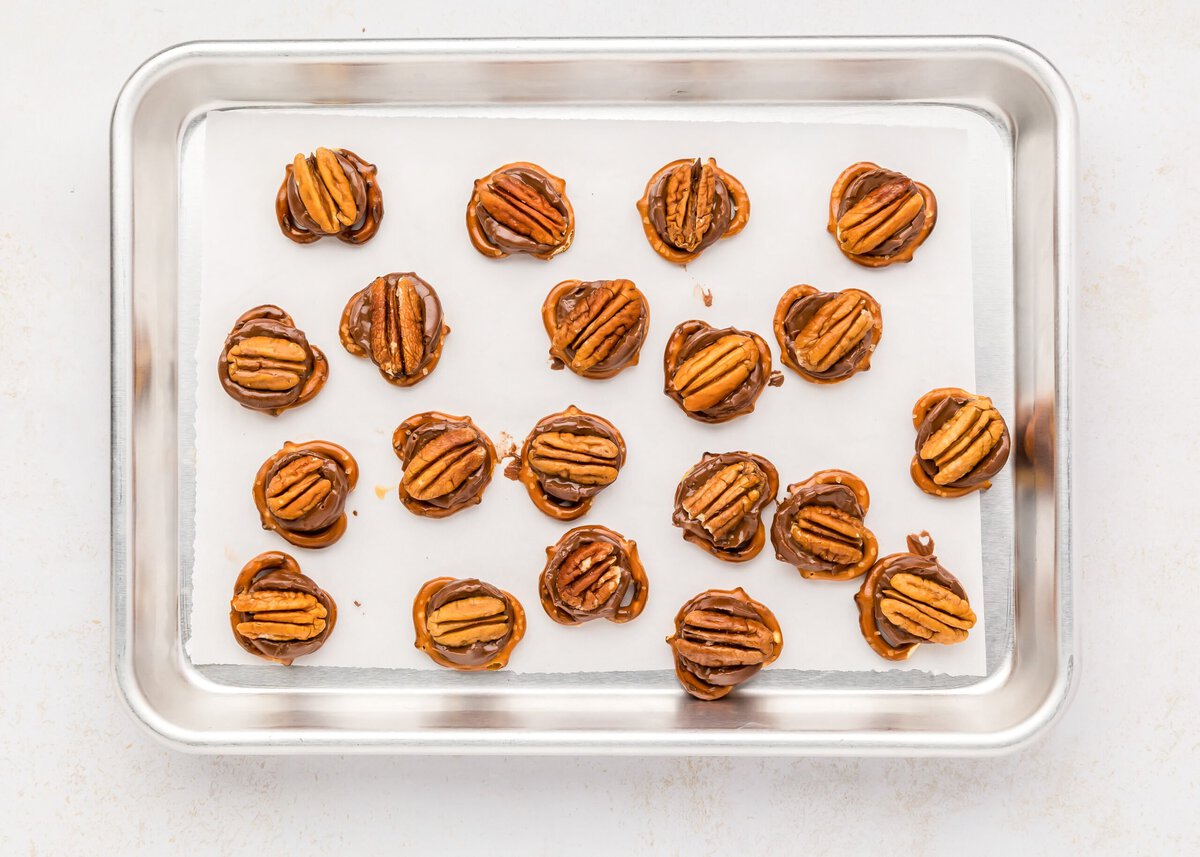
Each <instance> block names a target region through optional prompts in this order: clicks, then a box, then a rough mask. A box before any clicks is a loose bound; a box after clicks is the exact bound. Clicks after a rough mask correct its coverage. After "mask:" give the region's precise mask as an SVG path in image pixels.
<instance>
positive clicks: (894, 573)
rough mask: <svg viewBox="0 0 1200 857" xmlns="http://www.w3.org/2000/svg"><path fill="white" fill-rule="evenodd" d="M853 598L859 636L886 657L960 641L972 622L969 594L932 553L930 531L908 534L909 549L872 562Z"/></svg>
mask: <svg viewBox="0 0 1200 857" xmlns="http://www.w3.org/2000/svg"><path fill="white" fill-rule="evenodd" d="M854 600H855V602H856V603H857V604H858V609H859V620H860V621H859V625H860V628H861V630H862V634H863V638H864V639H866V641H867V644H868V645H869V646H870V647H871V648H872V649H873V650H874V651H875V652H876V653H877V654H879V655H880V656H881V657H884V658H887V659H888V660H893V661H900V660H905V659H906V658H908V657H909V656H910V655H911V654H912V653H913V650H915V649H916V648H917V646H918V645H920V644H921V643H941V644H943V645H952V644H954V643H961V642H962V641H963V640H965V639H967V635H968V632H969V631H970V630H971V628H973V627H974V626H975V613H974V611H973V610H971V605H970V603H969V601H968V600H967V593H966V592H965V591H964V590H963V587H962V584H961V583H959V581H958V578H956V577H955V576H954V575H953V574H951V573H950V572H949V571H947V570H946V569H945V568H943V567H942V566H941V564H940V563H939V562H938V561H937V557H935V556H934V555H933V539H931V538H930V537H929V533H921V534H920V535H919V536H918V535H910V536H909V537H908V553H896V554H891V555H890V556H885V557H883V558H882V559H880V560H879V561H878V562H876V563H875V565H874V566H872V567H871V570H870V572H869V573H868V574H867V577H866V579H865V580H864V581H863V584H862V587H861V588H860V589H859V591H858V594H856V595H855V596H854Z"/></svg>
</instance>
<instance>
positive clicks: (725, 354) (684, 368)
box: [663, 320, 783, 423]
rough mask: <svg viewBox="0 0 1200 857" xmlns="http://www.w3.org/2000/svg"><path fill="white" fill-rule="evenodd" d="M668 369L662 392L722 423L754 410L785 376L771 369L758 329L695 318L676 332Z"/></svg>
mask: <svg viewBox="0 0 1200 857" xmlns="http://www.w3.org/2000/svg"><path fill="white" fill-rule="evenodd" d="M663 373H664V375H665V376H666V381H665V384H664V386H663V392H665V393H666V394H667V395H668V396H670V397H671V398H672V399H674V400H675V401H676V402H677V403H678V404H679V407H681V408H682V409H683V412H684V413H685V414H687V415H688V416H689V417H691V418H692V419H694V420H699V421H700V422H702V423H723V422H726V421H728V420H731V419H733V418H734V417H740V416H742V415H743V414H748V413H750V412H751V411H753V410H754V403H755V402H757V401H758V397H759V396H760V395H761V394H762V391H763V389H764V388H765V387H766V386H767V385H768V384H770V385H771V386H777V385H778V384H780V383H782V381H783V376H782V375H781V374H780V373H779V372H774V373H773V372H772V371H771V349H770V348H769V347H767V343H766V341H765V340H764V339H763V338H762V337H761V336H759V335H758V334H757V333H748V332H746V331H743V330H737V329H735V328H732V327H726V328H715V327H713V326H712V325H710V324H708V323H706V322H703V321H695V320H693V321H685V322H683V324H681V325H679V326H678V327H676V328H675V330H673V331H672V332H671V338H670V339H668V340H667V348H666V352H665V353H664V354H663Z"/></svg>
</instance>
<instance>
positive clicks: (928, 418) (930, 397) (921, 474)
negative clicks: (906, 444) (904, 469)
mask: <svg viewBox="0 0 1200 857" xmlns="http://www.w3.org/2000/svg"><path fill="white" fill-rule="evenodd" d="M913 425H914V426H915V427H916V429H917V440H916V455H914V456H913V460H912V466H911V467H910V468H909V471H910V473H911V474H912V478H913V482H915V483H916V484H917V487H918V488H920V489H921V490H922V491H924V492H925V493H926V494H932V495H934V496H935V497H962V496H963V495H965V494H970V493H971V492H972V491H983V490H986V489H987V488H989V487H991V484H992V483H991V479H992V477H993V476H995V475H996V474H997V473H999V472H1000V470H1001V469H1002V468H1003V467H1004V464H1005V462H1007V461H1008V453H1009V447H1010V440H1009V435H1008V426H1007V424H1006V423H1005V422H1004V417H1002V416H1001V415H1000V412H999V411H998V410H996V407H995V406H994V405H993V404H992V400H991V399H989V398H987V397H986V396H977V395H974V394H972V393H968V392H967V391H965V390H961V389H959V388H957V387H941V388H938V389H936V390H930V391H929V392H928V393H926V394H925V395H924V396H922V397H921V398H920V399H919V400H918V401H917V403H916V405H914V406H913Z"/></svg>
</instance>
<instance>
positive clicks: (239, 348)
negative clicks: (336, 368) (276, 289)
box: [217, 304, 329, 416]
mask: <svg viewBox="0 0 1200 857" xmlns="http://www.w3.org/2000/svg"><path fill="white" fill-rule="evenodd" d="M217 377H218V378H219V379H220V381H221V386H222V387H223V388H224V390H225V392H226V393H228V394H229V397H230V398H231V399H233V400H234V401H235V402H237V403H238V404H239V405H241V406H242V407H244V408H249V409H250V410H252V411H262V412H263V413H267V414H270V415H271V416H278V415H279V414H282V413H283V412H284V411H286V410H288V409H289V408H296V407H299V406H300V405H303V404H304V403H305V402H307V401H309V400H310V399H312V398H313V397H314V396H315V395H317V393H319V392H320V391H321V388H322V387H323V386H325V381H326V379H328V377H329V364H328V363H327V362H326V360H325V355H324V354H322V353H321V349H319V348H317V347H316V346H315V345H310V344H309V342H308V339H307V337H305V335H304V331H302V330H299V329H297V328H296V326H295V324H294V323H293V322H292V317H291V316H290V315H288V314H287V313H286V312H284V311H283V310H281V309H280V308H279V307H277V306H272V305H270V304H265V305H263V306H258V307H255V308H254V309H252V310H248V311H247V312H244V313H242V315H241V316H240V317H239V318H238V320H237V321H235V322H234V323H233V330H231V331H230V332H229V335H228V336H227V337H225V347H224V348H222V349H221V356H220V358H219V359H218V360H217Z"/></svg>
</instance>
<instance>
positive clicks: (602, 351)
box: [542, 280, 650, 378]
mask: <svg viewBox="0 0 1200 857" xmlns="http://www.w3.org/2000/svg"><path fill="white" fill-rule="evenodd" d="M542 323H543V324H544V325H545V327H546V334H547V335H548V336H549V337H550V356H551V357H552V358H553V362H552V363H551V368H553V369H562V368H563V367H564V366H565V367H566V368H568V369H570V370H571V371H572V372H574V373H575V374H576V375H579V376H580V377H583V378H611V377H613V376H614V375H616V374H617V373H618V372H620V371H621V370H622V369H625V368H627V367H629V366H636V365H637V362H638V352H640V351H641V349H642V343H643V342H644V341H645V340H646V328H647V327H648V326H649V324H650V307H649V306H648V305H647V303H646V296H645V295H643V294H642V293H641V292H640V291H639V290H638V287H637V286H635V285H634V284H633V283H632V282H630V281H629V280H594V281H592V282H587V283H585V282H581V281H580V280H566V281H564V282H561V283H559V284H558V285H557V286H555V287H554V288H553V289H551V290H550V294H548V295H546V300H545V302H544V303H543V304H542Z"/></svg>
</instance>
